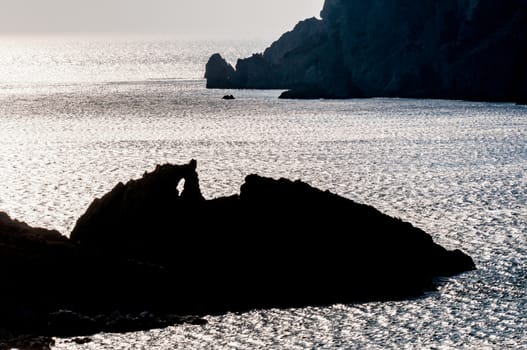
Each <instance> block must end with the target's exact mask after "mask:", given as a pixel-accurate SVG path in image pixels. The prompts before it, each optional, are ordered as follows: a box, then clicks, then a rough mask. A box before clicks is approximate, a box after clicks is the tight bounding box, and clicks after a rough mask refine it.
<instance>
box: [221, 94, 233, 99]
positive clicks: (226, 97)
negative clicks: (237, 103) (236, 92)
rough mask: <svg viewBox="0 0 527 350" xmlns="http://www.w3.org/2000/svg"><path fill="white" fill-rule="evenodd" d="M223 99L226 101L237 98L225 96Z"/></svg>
mask: <svg viewBox="0 0 527 350" xmlns="http://www.w3.org/2000/svg"><path fill="white" fill-rule="evenodd" d="M223 99H224V100H234V99H235V97H234V96H233V95H225V96H223Z"/></svg>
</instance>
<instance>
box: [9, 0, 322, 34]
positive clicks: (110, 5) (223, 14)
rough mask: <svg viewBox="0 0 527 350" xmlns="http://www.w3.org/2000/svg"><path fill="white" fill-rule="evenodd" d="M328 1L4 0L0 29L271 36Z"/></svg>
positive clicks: (290, 26) (313, 13) (315, 10)
mask: <svg viewBox="0 0 527 350" xmlns="http://www.w3.org/2000/svg"><path fill="white" fill-rule="evenodd" d="M323 3H324V0H186V1H184V0H0V33H4V34H16V33H47V32H88V33H90V32H114V33H168V34H177V35H184V36H198V37H232V38H253V37H260V38H267V37H275V36H277V35H279V34H281V33H283V32H284V31H286V30H289V29H291V28H292V27H293V26H294V25H295V24H296V23H297V22H298V21H299V20H301V19H304V18H308V17H313V16H318V15H319V13H320V10H321V9H322V5H323Z"/></svg>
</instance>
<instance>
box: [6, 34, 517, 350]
mask: <svg viewBox="0 0 527 350" xmlns="http://www.w3.org/2000/svg"><path fill="white" fill-rule="evenodd" d="M268 44H269V42H266V41H264V40H256V41H236V42H234V41H221V42H211V41H199V40H184V39H174V38H123V37H121V38H107V37H106V38H102V37H99V38H88V37H68V38H57V37H55V38H42V37H40V38H29V37H18V38H8V37H4V38H0V211H6V212H7V213H9V214H10V215H11V216H12V217H15V218H17V219H20V220H23V221H26V222H28V223H29V224H31V225H37V226H43V227H46V228H54V229H57V230H59V231H60V232H61V233H63V234H65V235H68V234H69V232H70V231H71V229H72V228H73V226H74V225H75V220H76V219H77V218H78V217H79V216H80V215H81V214H82V213H83V212H84V211H85V210H86V208H87V207H88V205H89V204H90V202H91V201H92V200H93V199H94V198H96V197H100V196H102V195H104V194H105V193H106V192H107V191H109V190H111V189H112V188H113V186H115V185H116V184H117V183H118V182H120V181H121V182H126V181H128V180H129V179H131V178H138V177H140V176H141V175H142V174H143V173H144V172H145V171H151V170H153V169H154V167H155V165H156V164H162V163H166V162H171V163H186V162H188V161H189V160H190V159H193V158H195V159H197V160H198V171H199V175H200V184H201V188H202V192H203V193H204V195H205V196H206V197H207V198H213V197H217V196H223V195H230V194H234V193H237V192H239V187H240V185H241V184H242V183H243V181H244V177H245V176H246V175H248V174H250V173H258V174H260V175H264V176H271V177H275V178H278V177H287V178H291V179H302V180H303V181H306V182H308V183H310V184H311V185H313V186H316V187H319V188H321V189H327V190H330V191H332V192H335V193H337V194H339V195H342V196H344V197H347V198H350V199H353V200H356V201H359V202H362V203H366V204H370V205H373V206H375V207H377V208H379V209H380V210H382V211H384V212H386V213H388V214H390V215H393V216H397V217H400V218H402V219H404V220H407V221H410V222H412V223H413V224H414V225H416V226H418V227H420V228H422V229H424V230H426V231H427V232H429V233H430V234H431V235H432V237H433V238H434V240H435V241H436V242H438V243H440V244H442V245H444V246H445V247H447V248H449V249H456V248H459V249H462V250H463V251H465V252H466V253H468V254H470V255H471V256H472V257H473V258H474V260H475V263H476V265H477V267H478V270H477V271H474V272H469V273H465V274H462V275H460V276H456V277H453V278H449V279H446V280H444V281H442V282H443V283H442V284H441V287H440V289H439V291H438V292H434V293H429V294H427V295H426V296H424V297H422V298H418V299H413V300H407V301H399V302H385V303H362V304H352V305H334V306H330V307H322V308H318V307H317V308H315V307H309V308H302V309H290V310H277V309H273V310H261V311H252V312H247V313H241V314H234V313H232V314H226V315H223V316H209V317H206V318H207V320H208V321H209V323H208V325H206V326H191V325H182V326H176V327H169V328H166V329H160V330H152V331H147V332H136V333H129V334H98V335H95V336H93V337H92V340H93V342H92V343H89V344H86V345H73V344H71V343H69V342H67V340H63V339H58V340H57V345H56V349H191V348H218V349H344V348H345V349H386V348H392V349H464V348H466V349H476V348H477V349H507V348H509V349H518V348H527V319H526V316H527V108H526V107H522V106H516V105H513V104H500V103H474V102H462V101H439V100H409V99H363V100H360V99H351V100H341V101H326V100H314V101H285V100H279V99H278V96H279V94H280V91H253V90H247V91H233V90H207V89H205V81H204V80H203V74H204V65H205V63H206V61H207V58H208V57H209V55H210V54H212V53H215V52H222V53H224V54H225V56H226V57H227V58H228V59H229V60H230V61H231V62H233V63H234V62H235V58H237V57H245V56H248V55H250V54H251V53H253V52H258V51H262V50H263V49H264V48H265V46H267V45H268ZM225 94H233V95H234V96H235V97H236V100H233V101H224V100H222V99H221V97H222V96H223V95H225ZM181 220H184V218H181ZM341 278H343V279H350V278H352V276H346V275H343V276H341Z"/></svg>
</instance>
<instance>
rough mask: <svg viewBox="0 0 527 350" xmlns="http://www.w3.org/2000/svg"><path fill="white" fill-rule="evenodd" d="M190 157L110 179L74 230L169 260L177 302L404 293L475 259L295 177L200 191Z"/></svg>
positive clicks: (215, 308) (275, 303) (204, 309)
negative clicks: (216, 193)
mask: <svg viewBox="0 0 527 350" xmlns="http://www.w3.org/2000/svg"><path fill="white" fill-rule="evenodd" d="M195 168H196V164H195V162H191V163H190V164H189V165H183V166H173V165H164V166H162V167H158V168H157V169H156V171H154V173H152V174H146V175H145V176H144V177H143V179H141V180H135V181H131V182H129V183H128V184H126V185H122V184H120V185H118V186H117V187H116V188H115V189H114V190H112V191H111V192H110V193H109V194H107V195H106V196H104V197H103V198H101V199H100V200H96V201H94V203H93V204H92V205H91V206H90V208H89V209H88V211H87V212H86V214H85V215H83V216H82V217H81V218H80V219H79V221H78V223H77V225H76V227H75V228H74V230H73V232H72V234H71V239H72V240H73V241H75V242H76V243H78V244H79V245H80V246H81V247H85V248H86V249H89V250H91V251H97V252H99V253H100V254H103V255H109V256H116V255H118V256H121V257H122V258H124V259H132V260H139V261H142V262H145V263H148V264H154V265H161V266H165V267H167V268H169V269H174V271H175V275H174V276H175V281H176V283H178V284H181V288H180V289H179V291H178V296H179V297H180V298H181V299H182V300H185V303H182V304H181V305H180V310H179V311H180V312H181V313H195V312H198V313H210V312H223V311H228V310H240V309H248V308H254V307H290V306H304V305H313V304H329V303H334V302H350V301H356V300H372V299H386V298H397V297H407V296H409V295H418V294H420V293H421V292H422V291H423V289H426V288H428V287H430V286H431V285H432V278H433V277H435V276H450V275H452V274H456V273H459V272H462V271H467V270H470V269H473V268H474V264H473V262H472V260H471V259H470V257H468V256H466V255H465V254H463V253H461V252H460V251H454V252H449V251H447V250H445V249H444V248H442V247H440V246H438V245H437V244H435V243H433V241H432V239H431V237H430V236H429V235H427V234H426V233H425V232H423V231H421V230H419V229H417V228H414V227H413V226H412V225H411V224H408V223H405V222H403V221H401V220H398V219H393V218H391V217H388V216H386V215H384V214H382V213H380V212H378V211H377V210H376V209H374V208H372V207H369V206H366V205H361V204H357V203H354V202H353V201H350V200H347V199H345V198H342V197H339V196H337V195H334V194H331V193H329V192H323V191H320V190H318V189H315V188H312V187H310V186H309V185H307V184H305V183H303V182H300V181H296V182H291V181H289V180H285V179H280V180H273V179H267V178H262V177H259V176H256V175H250V176H248V177H247V178H246V182H245V184H244V185H243V186H242V187H241V193H240V195H239V196H238V195H235V196H232V197H224V198H218V199H213V200H205V199H203V197H202V196H201V193H200V191H199V186H198V175H197V173H196V171H195ZM181 180H185V187H184V191H183V193H182V194H181V195H178V193H177V190H176V185H177V184H178V182H180V181H181Z"/></svg>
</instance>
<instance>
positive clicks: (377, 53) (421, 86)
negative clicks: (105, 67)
mask: <svg viewBox="0 0 527 350" xmlns="http://www.w3.org/2000/svg"><path fill="white" fill-rule="evenodd" d="M321 18H322V19H321V20H319V19H315V18H311V19H307V20H305V21H302V22H300V23H299V24H298V25H297V26H296V27H295V28H294V29H293V30H292V31H291V32H288V33H286V34H284V35H283V36H282V37H281V38H280V39H279V40H278V41H276V42H275V43H273V44H272V45H271V47H269V48H268V49H267V50H265V52H264V53H263V54H255V55H253V56H252V57H250V58H246V59H240V60H238V62H237V64H236V69H234V68H233V67H232V66H231V65H229V64H228V63H227V62H226V61H225V60H224V59H223V58H222V57H221V56H220V55H219V54H215V55H213V56H212V57H211V59H210V60H209V62H208V63H207V67H206V74H205V77H206V78H207V87H208V88H240V89H245V88H247V89H254V88H256V89H291V91H288V92H286V93H284V94H283V97H293V98H295V97H296V98H319V97H324V98H351V97H379V96H383V97H412V98H445V99H465V100H482V101H516V102H523V103H525V101H526V100H527V68H526V62H527V1H526V0H508V1H498V0H442V1H438V0H422V1H418V2H416V1H409V0H371V1H361V0H326V2H325V4H324V8H323V10H322V12H321Z"/></svg>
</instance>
